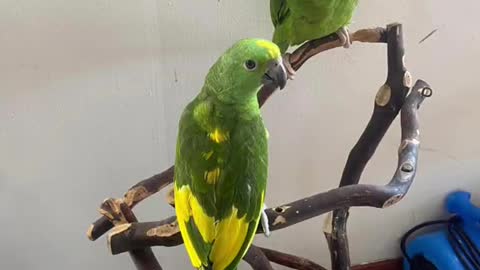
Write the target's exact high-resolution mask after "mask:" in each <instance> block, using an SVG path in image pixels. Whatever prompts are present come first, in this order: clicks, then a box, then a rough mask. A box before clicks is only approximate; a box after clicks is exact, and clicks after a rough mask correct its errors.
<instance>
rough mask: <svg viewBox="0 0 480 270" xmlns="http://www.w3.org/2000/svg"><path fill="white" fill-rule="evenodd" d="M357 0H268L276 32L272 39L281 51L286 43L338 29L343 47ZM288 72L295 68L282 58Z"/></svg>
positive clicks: (328, 33)
mask: <svg viewBox="0 0 480 270" xmlns="http://www.w3.org/2000/svg"><path fill="white" fill-rule="evenodd" d="M357 4H358V0H270V16H271V18H272V22H273V25H274V27H275V32H274V34H273V42H274V43H275V44H277V45H278V47H280V51H281V53H282V54H284V53H286V52H287V49H288V47H289V46H294V45H300V44H302V43H304V42H305V41H308V40H313V39H318V38H322V37H325V36H328V35H330V34H332V33H335V32H336V33H337V34H338V36H339V38H340V41H341V42H342V44H343V46H344V47H345V48H348V47H349V46H350V43H351V42H350V34H349V32H348V28H347V25H348V24H349V23H350V21H351V19H352V16H353V12H354V11H355V8H356V7H357ZM285 63H286V68H287V71H288V72H289V75H291V76H293V74H294V73H295V71H294V70H293V69H292V68H291V67H290V66H289V65H288V63H289V62H288V61H285Z"/></svg>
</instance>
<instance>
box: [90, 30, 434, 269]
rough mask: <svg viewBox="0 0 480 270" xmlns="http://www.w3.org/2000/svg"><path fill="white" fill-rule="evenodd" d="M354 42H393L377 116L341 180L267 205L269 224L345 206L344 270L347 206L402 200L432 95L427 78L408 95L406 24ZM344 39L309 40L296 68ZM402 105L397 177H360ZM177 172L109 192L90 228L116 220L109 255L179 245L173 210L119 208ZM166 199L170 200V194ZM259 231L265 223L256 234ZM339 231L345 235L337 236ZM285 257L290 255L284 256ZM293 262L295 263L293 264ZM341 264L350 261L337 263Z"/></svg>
mask: <svg viewBox="0 0 480 270" xmlns="http://www.w3.org/2000/svg"><path fill="white" fill-rule="evenodd" d="M352 41H358V42H371V43H388V68H389V72H388V78H387V82H386V83H385V85H384V86H382V87H381V89H380V90H379V92H378V93H377V96H376V99H375V108H374V112H373V115H372V118H371V120H370V122H369V124H368V125H367V128H366V129H365V132H364V133H363V134H362V136H361V138H360V140H359V142H358V143H357V145H356V146H355V147H354V148H353V149H352V152H351V153H350V156H349V159H348V162H347V165H346V167H345V170H344V173H343V176H342V181H341V187H339V188H336V189H333V190H330V191H327V192H322V193H318V194H315V195H313V196H310V197H306V198H303V199H299V200H297V201H294V202H291V203H287V204H284V205H281V206H278V207H273V208H270V209H267V210H266V213H267V215H268V218H269V223H270V229H271V230H272V231H275V230H279V229H282V228H286V227H289V226H292V225H294V224H297V223H299V222H302V221H305V220H307V219H310V218H313V217H317V216H319V215H322V214H325V213H328V212H330V211H333V210H337V209H342V210H340V212H339V211H336V212H335V215H334V217H335V219H333V220H334V222H330V223H329V224H330V225H331V226H327V228H326V229H325V230H324V233H325V235H326V237H327V240H328V242H329V247H330V250H331V254H337V255H335V256H334V255H332V264H333V269H334V270H338V269H342V270H344V269H349V267H350V261H349V254H348V244H347V237H346V230H342V228H343V227H342V226H341V225H342V224H345V223H346V217H347V216H348V210H346V209H348V208H349V207H353V206H370V207H377V208H384V207H388V206H390V205H393V204H394V203H396V202H398V201H399V200H400V199H401V198H403V197H404V196H405V194H406V193H407V191H408V189H409V187H410V185H411V183H412V181H413V179H414V176H415V173H416V164H417V157H418V147H419V138H418V134H419V133H418V125H419V123H418V117H417V110H418V108H419V107H420V104H421V103H422V101H423V100H424V98H425V97H427V96H430V95H431V89H430V87H429V86H428V84H427V83H425V82H423V81H418V82H417V83H416V84H415V86H414V88H413V90H412V91H411V92H410V94H408V89H409V86H410V85H411V78H410V75H409V73H408V72H407V71H406V70H405V67H404V64H403V43H402V42H403V40H402V31H401V25H399V24H395V25H389V26H387V28H386V29H384V28H375V29H364V30H359V31H357V32H355V33H353V34H352ZM340 46H341V44H340V42H339V40H338V37H337V36H336V34H332V35H330V36H327V37H325V38H322V39H318V40H313V41H309V42H307V43H305V44H304V45H302V46H301V47H299V48H298V49H297V50H295V51H294V52H293V53H292V54H291V55H290V56H289V61H290V64H291V66H292V68H293V69H295V70H298V69H299V68H300V67H301V66H302V65H303V64H304V63H305V62H306V61H307V60H308V59H310V58H311V57H313V56H314V55H316V54H318V53H320V52H323V51H326V50H329V49H333V48H336V47H340ZM274 91H275V89H270V88H267V87H264V88H263V89H262V90H261V91H260V92H259V94H258V99H259V103H260V105H263V104H264V103H265V101H266V100H267V99H268V98H269V97H270V96H271V94H272V93H273V92H274ZM407 94H408V97H407ZM400 110H401V111H402V113H401V128H402V141H401V145H400V149H399V153H398V155H399V156H398V158H399V159H398V160H399V161H398V165H397V169H396V170H395V174H394V176H393V177H392V179H391V180H390V182H389V183H388V184H387V185H384V186H377V185H366V184H357V183H358V180H359V178H360V175H361V173H362V172H363V169H364V168H365V165H366V162H368V160H369V159H370V158H371V156H372V155H373V153H374V152H375V149H376V147H377V146H378V144H379V143H380V141H381V139H382V138H383V135H384V134H385V132H386V131H387V129H388V128H389V126H390V124H391V123H392V121H393V120H394V119H395V117H396V115H397V114H398V112H399V111H400ZM173 173H174V168H173V166H172V167H170V168H169V169H167V170H166V171H164V172H162V173H160V174H158V175H155V176H153V177H151V178H149V179H146V180H143V181H141V182H139V183H138V184H136V185H135V186H133V187H132V188H130V189H129V191H127V193H126V194H125V196H124V197H123V198H122V199H109V200H108V202H109V204H108V206H106V207H105V204H104V205H102V207H101V210H100V212H101V214H102V215H103V217H101V218H100V219H98V220H97V221H95V222H94V223H93V224H92V225H91V226H90V229H89V230H88V232H87V236H88V238H89V239H91V240H96V239H97V238H99V237H100V236H101V235H103V234H104V233H106V232H107V231H109V230H110V229H112V228H113V227H114V226H115V228H114V230H112V232H111V233H110V235H109V237H108V245H109V248H110V250H111V252H112V254H119V253H123V252H130V251H143V252H147V253H148V250H149V248H150V247H152V246H176V245H180V244H182V238H181V235H180V232H179V229H178V226H177V224H176V218H175V217H169V218H167V219H165V220H163V221H154V222H136V221H135V222H132V221H131V220H132V219H127V218H125V217H124V216H126V215H125V214H122V213H123V212H125V211H123V210H122V209H123V208H125V207H126V208H128V210H126V212H128V211H129V210H130V209H131V208H133V207H134V206H135V205H136V204H138V203H139V202H141V201H143V200H144V199H146V198H148V197H149V196H151V195H153V194H155V193H156V192H158V191H159V190H161V189H163V188H165V187H166V186H167V185H169V184H170V183H172V182H173ZM355 181H356V182H355ZM172 195H173V193H171V194H170V196H172ZM169 201H170V202H171V201H172V198H170V200H169ZM170 204H172V203H170ZM122 205H123V206H122ZM172 206H174V205H172ZM118 209H120V211H119V210H118ZM342 211H343V212H342ZM132 214H133V213H132ZM339 214H340V215H339ZM338 218H340V219H338ZM339 225H340V226H339ZM262 232H263V231H262V228H261V226H260V227H259V228H258V230H257V233H262ZM338 236H340V237H341V238H336V237H338ZM150 252H151V250H150ZM131 254H132V253H131ZM152 256H153V254H152ZM289 256H290V257H289ZM153 258H154V257H153ZM281 258H290V259H286V260H285V259H281ZM244 259H245V260H246V261H247V262H248V263H249V264H250V265H251V266H252V267H253V268H254V269H272V266H271V265H270V263H269V262H268V261H272V262H275V263H279V264H282V265H285V266H289V267H290V266H293V267H294V268H295V267H297V268H295V269H324V268H321V266H319V265H316V264H315V263H313V262H311V261H308V260H306V259H303V258H300V257H296V256H294V255H289V254H284V253H281V252H277V251H271V250H267V249H262V248H258V247H255V246H254V247H252V249H251V250H250V251H249V252H248V253H247V255H246V256H245V258H244ZM135 260H137V262H138V260H140V261H142V260H144V263H143V264H142V263H141V262H139V263H137V262H136V266H137V269H139V270H143V269H145V270H146V269H160V268H148V267H147V266H146V265H148V264H150V263H153V260H151V258H150V257H148V256H147V258H146V259H141V256H137V257H135ZM282 261H283V263H282ZM155 262H156V260H155ZM294 263H297V264H296V265H293V264H294ZM302 263H303V264H302ZM157 264H158V262H157ZM300 264H301V265H300ZM343 266H346V267H348V268H338V267H343ZM158 267H160V265H158ZM309 267H310V268H309ZM315 267H316V268H315Z"/></svg>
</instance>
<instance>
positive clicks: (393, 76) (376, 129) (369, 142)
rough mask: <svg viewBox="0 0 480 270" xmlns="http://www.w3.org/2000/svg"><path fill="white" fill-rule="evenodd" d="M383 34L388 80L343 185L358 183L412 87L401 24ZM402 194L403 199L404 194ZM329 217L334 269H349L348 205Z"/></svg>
mask: <svg viewBox="0 0 480 270" xmlns="http://www.w3.org/2000/svg"><path fill="white" fill-rule="evenodd" d="M383 36H384V38H385V39H386V42H387V47H388V49H387V59H388V63H387V66H388V74H387V80H386V82H385V84H384V85H382V86H381V87H380V89H379V90H378V93H377V96H376V98H375V105H374V110H373V114H372V116H371V118H370V121H369V122H368V124H367V127H366V128H365V130H364V132H363V134H362V135H361V136H360V139H359V140H358V142H357V144H356V145H355V146H354V147H353V149H352V150H351V152H350V155H349V156H348V159H347V163H346V165H345V167H344V170H343V174H342V178H341V180H340V187H343V186H347V185H355V184H358V182H359V181H360V177H361V175H362V173H363V171H364V169H365V166H366V165H367V163H368V161H369V160H370V159H371V158H372V156H373V154H374V153H375V150H376V149H377V147H378V145H379V144H380V141H381V140H382V138H383V137H384V135H385V133H386V132H387V130H388V128H389V127H390V125H391V124H392V122H393V120H394V119H395V118H396V117H397V115H398V112H399V111H400V109H401V108H402V105H403V103H404V102H405V97H406V95H407V93H408V90H409V89H410V87H411V86H412V85H411V84H412V77H411V75H410V73H409V72H408V71H407V69H406V67H405V50H404V45H403V33H402V26H401V25H400V24H392V25H388V26H387V31H386V33H385V34H384V35H383ZM405 192H406V191H405ZM399 196H400V198H401V197H403V194H402V195H399ZM330 219H331V222H332V224H331V225H328V226H327V227H328V228H329V229H328V231H326V232H325V237H326V239H327V241H328V246H329V249H330V254H331V260H332V269H335V270H348V269H350V255H349V254H350V253H349V250H348V238H347V220H348V207H347V208H343V209H338V210H335V211H334V212H333V217H330Z"/></svg>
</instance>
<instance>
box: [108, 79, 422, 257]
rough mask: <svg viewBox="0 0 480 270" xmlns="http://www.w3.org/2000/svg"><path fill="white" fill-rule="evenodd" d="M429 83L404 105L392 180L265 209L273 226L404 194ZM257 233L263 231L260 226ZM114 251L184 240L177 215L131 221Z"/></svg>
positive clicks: (113, 240) (113, 238)
mask: <svg viewBox="0 0 480 270" xmlns="http://www.w3.org/2000/svg"><path fill="white" fill-rule="evenodd" d="M429 95H431V90H430V87H429V86H428V84H427V83H425V82H424V81H418V82H417V83H416V84H415V87H414V88H413V90H412V91H411V93H410V94H409V96H408V98H407V100H406V103H405V105H404V106H403V108H402V115H401V118H402V119H401V126H402V140H401V143H400V148H399V152H398V163H397V164H398V165H397V168H396V170H395V173H394V175H393V177H392V179H391V180H390V182H389V183H388V184H386V185H384V186H376V185H367V184H359V185H349V186H344V187H340V188H336V189H332V190H330V191H327V192H322V193H318V194H315V195H313V196H310V197H306V198H302V199H300V200H297V201H294V202H291V203H288V204H284V205H281V206H277V207H273V208H269V209H267V210H266V213H267V216H268V219H269V224H270V230H271V231H276V230H280V229H283V228H286V227H290V226H292V225H295V224H297V223H299V222H302V221H305V220H307V219H311V218H314V217H317V216H320V215H322V214H325V213H328V212H330V211H332V210H335V209H341V208H344V207H353V206H370V207H376V208H385V207H389V206H391V205H393V204H395V203H396V202H398V201H399V200H401V199H402V198H403V196H404V195H405V194H406V192H407V191H408V189H409V187H410V185H411V184H412V182H413V179H414V177H415V173H416V168H417V157H418V148H419V145H420V144H419V143H420V141H419V137H418V136H419V121H418V116H417V110H418V108H419V106H420V105H421V103H422V101H423V100H424V98H425V97H427V96H429ZM257 233H263V229H262V227H261V226H259V227H258V229H257ZM109 239H110V241H109V242H110V243H109V245H110V246H109V247H110V250H111V251H112V254H119V253H123V252H127V251H130V250H133V249H141V248H145V247H150V246H175V245H180V244H182V243H183V241H182V238H181V237H180V231H179V230H178V226H177V224H176V219H175V217H169V218H167V219H166V220H163V221H155V222H141V223H132V224H131V225H130V227H129V228H127V229H126V230H123V231H121V232H115V233H112V234H111V235H110V237H109Z"/></svg>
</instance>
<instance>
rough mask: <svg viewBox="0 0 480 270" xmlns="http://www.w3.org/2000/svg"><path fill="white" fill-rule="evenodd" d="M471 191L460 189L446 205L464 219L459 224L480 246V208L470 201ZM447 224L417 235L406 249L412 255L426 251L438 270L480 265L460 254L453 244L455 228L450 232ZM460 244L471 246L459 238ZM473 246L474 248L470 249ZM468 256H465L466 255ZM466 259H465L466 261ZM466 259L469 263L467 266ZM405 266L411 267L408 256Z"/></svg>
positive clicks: (411, 256) (426, 257)
mask: <svg viewBox="0 0 480 270" xmlns="http://www.w3.org/2000/svg"><path fill="white" fill-rule="evenodd" d="M470 198H471V194H470V193H468V192H464V191H457V192H453V193H451V194H449V195H448V196H447V199H446V203H445V207H446V209H447V211H448V212H449V213H451V214H453V215H455V216H456V217H457V218H458V219H459V220H460V222H459V223H457V224H458V226H459V228H461V229H463V231H464V232H465V234H466V235H467V236H468V238H469V239H470V240H471V241H472V243H473V244H474V245H475V246H476V247H480V208H478V207H476V206H475V205H473V204H472V203H471V202H470ZM448 226H449V225H447V224H445V225H443V226H439V227H436V228H437V229H436V230H435V231H433V232H430V233H425V234H422V235H419V236H417V237H415V238H414V239H413V240H411V241H409V242H408V243H407V249H406V252H407V254H408V256H409V257H410V258H414V257H415V256H418V255H423V256H424V257H425V259H427V260H428V261H430V262H431V263H432V264H433V265H434V266H435V267H436V268H437V269H438V270H468V269H478V268H475V266H474V265H472V263H471V262H469V261H468V260H465V259H463V260H462V258H459V256H458V255H457V253H456V252H455V250H454V246H452V241H456V240H452V239H453V238H452V232H449V230H448ZM457 243H458V245H455V246H456V248H457V249H458V247H459V248H460V249H462V248H464V249H467V250H468V248H469V247H468V246H467V245H466V242H465V241H459V242H457ZM469 250H471V248H470V249H469ZM463 258H465V257H463ZM462 261H463V263H462ZM465 262H467V265H466V266H465ZM404 269H405V270H416V269H411V268H410V265H409V262H408V261H407V260H406V259H405V260H404Z"/></svg>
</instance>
